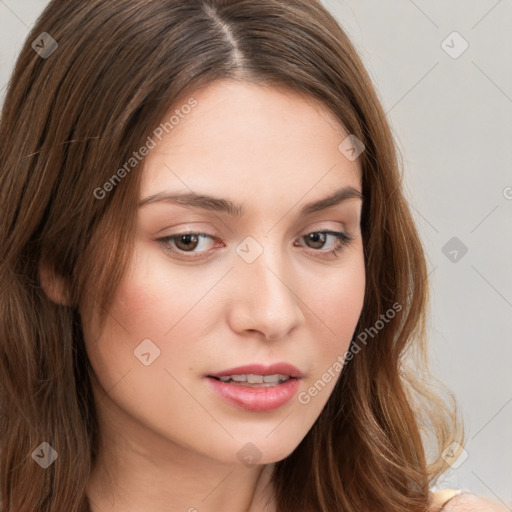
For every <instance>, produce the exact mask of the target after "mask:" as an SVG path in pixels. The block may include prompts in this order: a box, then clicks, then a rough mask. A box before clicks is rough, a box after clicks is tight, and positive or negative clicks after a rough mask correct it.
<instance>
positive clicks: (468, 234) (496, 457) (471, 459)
mask: <svg viewBox="0 0 512 512" xmlns="http://www.w3.org/2000/svg"><path fill="white" fill-rule="evenodd" d="M323 2H324V4H325V5H326V6H327V7H328V8H329V9H330V10H331V12H333V13H334V14H335V16H336V17H337V19H338V20H339V21H340V23H341V25H342V26H343V27H344V28H345V30H346V31H347V33H348V34H349V36H350V37H351V39H352V40H353V42H354V43H355V45H356V47H357V48H358V50H359V52H360V54H361V56H362V58H363V60H364V62H365V64H366V66H367V68H368V70H369V72H370V75H371V77H372V78H373V80H374V83H375V85H376V88H377V92H378V94H379V96H380V99H381V101H382V103H383V105H384V108H385V111H386V112H387V117H388V119H389V121H390V123H391V125H392V128H393V131H394V134H395V136H396V139H397V142H398V145H399V148H400V151H401V154H402V156H403V165H404V168H405V176H404V180H405V186H406V194H407V198H408V200H409V202H410V204H411V207H412V210H413V213H414V215H415V219H416V221H417V224H418V227H419V229H420V232H421V236H422V239H423V242H424V244H425V248H426V250H427V259H428V265H429V270H430V285H431V290H432V316H431V320H430V340H431V363H432V369H433V371H434V373H435V375H437V376H438V377H439V378H440V379H441V380H442V381H443V382H445V383H446V384H447V385H448V386H449V388H450V389H451V390H453V391H454V393H455V394H456V397H457V399H458V401H459V404H460V407H461V409H462V412H463V415H464V419H465V424H466V432H467V438H468V444H467V446H466V450H467V458H466V459H465V460H464V461H463V462H462V463H461V464H460V462H461V461H462V459H463V457H461V458H460V459H459V461H458V462H459V464H458V463H455V464H454V465H453V467H452V469H450V470H449V471H448V472H447V473H446V475H445V478H444V480H443V481H442V482H441V484H440V485H439V487H455V488H464V489H470V490H472V491H473V492H477V493H481V494H485V495H488V496H490V497H493V498H494V499H499V500H500V501H503V502H507V503H509V507H510V510H512V372H511V371H510V369H511V367H512V335H511V333H512V236H511V235H512V169H511V167H512V163H511V162H512V32H511V30H510V28H511V27H512V3H511V2H510V0H508V1H507V0H471V1H470V0H451V1H450V2H446V1H445V0H414V1H413V0H389V1H386V2H383V1H382V0H380V1H379V0H350V1H347V0H323ZM47 3H48V2H47V1H46V0H0V102H1V101H2V100H3V95H4V92H5V87H6V84H7V81H8V79H9V75H10V72H11V70H12V67H13V65H14V61H15V58H16V56H17V53H18V52H19V50H20V48H21V46H22V44H23V41H24V38H25V37H26V35H27V32H28V30H29V28H30V27H31V26H32V24H33V23H34V21H35V20H36V18H37V16H38V15H39V13H40V12H41V11H42V10H43V8H44V7H45V6H46V4H47ZM454 31H457V32H458V33H459V34H460V36H461V37H462V38H463V39H464V40H465V41H466V42H467V44H468V45H469V46H468V48H467V50H466V51H464V52H463V53H462V54H461V55H460V56H458V57H457V58H453V57H452V56H450V55H449V54H448V53H447V52H446V51H445V50H447V51H449V52H451V53H452V55H453V56H456V53H454V52H458V51H459V50H460V49H462V48H463V46H462V44H463V41H462V39H457V37H458V36H455V37H454V36H453V35H452V36H450V34H452V33H453V32H454ZM448 36H450V37H448ZM443 41H446V42H445V43H443ZM450 47H451V48H450ZM509 187H510V188H509ZM453 237H456V240H454V241H452V242H451V243H452V244H454V245H453V246H452V245H448V246H446V244H447V243H448V242H449V241H450V240H451V239H452V238H453ZM464 247H466V248H467V253H465V254H463V250H464ZM443 248H444V249H443ZM454 250H455V251H457V253H454V252H453V251H454ZM450 252H451V254H450Z"/></svg>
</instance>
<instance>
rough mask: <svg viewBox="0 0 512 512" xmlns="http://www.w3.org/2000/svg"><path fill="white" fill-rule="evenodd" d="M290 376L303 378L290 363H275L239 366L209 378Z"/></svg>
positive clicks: (213, 374) (210, 375) (212, 374)
mask: <svg viewBox="0 0 512 512" xmlns="http://www.w3.org/2000/svg"><path fill="white" fill-rule="evenodd" d="M248 374H252V375H276V374H280V375H288V376H289V377H297V378H300V377H302V372H301V371H300V370H299V369H298V368H297V367H296V366H293V365H292V364H289V363H274V364H271V365H264V364H248V365H244V366H237V367H236V368H228V369H227V370H222V371H221V372H217V373H210V374H209V375H208V377H225V376H227V375H248Z"/></svg>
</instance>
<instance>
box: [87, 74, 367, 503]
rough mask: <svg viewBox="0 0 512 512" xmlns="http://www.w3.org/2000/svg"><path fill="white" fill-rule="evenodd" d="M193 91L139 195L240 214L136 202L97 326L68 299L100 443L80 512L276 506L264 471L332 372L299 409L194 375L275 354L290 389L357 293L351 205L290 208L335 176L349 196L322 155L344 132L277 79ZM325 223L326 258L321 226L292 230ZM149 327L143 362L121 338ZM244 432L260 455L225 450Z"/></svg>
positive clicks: (352, 180) (338, 172)
mask: <svg viewBox="0 0 512 512" xmlns="http://www.w3.org/2000/svg"><path fill="white" fill-rule="evenodd" d="M193 97H194V98H195V99H196V100H197V101H198V105H197V106H196V107H195V108H194V109H193V110H192V112H191V113H190V114H189V115H187V116H186V117H185V118H184V119H182V120H180V123H179V124H178V125H177V126H176V127H175V128H174V129H173V130H172V131H171V132H170V133H169V134H166V135H165V137H164V138H163V139H162V141H161V142H159V143H158V145H157V147H156V148H154V149H152V150H151V151H150V153H149V155H148V156H147V157H146V159H145V162H144V165H143V169H142V171H141V172H143V176H142V187H141V191H140V198H141V199H142V198H146V197H147V196H150V195H153V194H157V193H160V192H190V191H191V190H192V191H194V192H197V193H199V192H200V193H205V194H210V195H213V196H215V197H219V198H225V199H229V200H231V201H232V202H234V203H237V204H239V203H240V204H242V203H243V206H244V208H245V209H246V210H247V212H246V214H245V215H244V216H243V217H242V218H237V217H230V216H229V215H227V214H225V213H221V212H208V211H203V210H200V209H197V208H191V207H184V206H179V205H175V204H170V203H166V202H155V203H152V204H147V205H145V206H142V207H140V208H139V209H138V227H137V233H136V240H135V247H134V252H133V258H132V260H131V262H130V265H129V269H128V271H127V273H126V275H125V276H124V278H123V280H122V283H121V285H120V287H119V288H118V290H117V293H116V296H115V298H114V301H113V303H112V307H111V311H110V314H109V318H108V320H107V323H106V325H105V328H104V329H103V330H102V331H101V332H100V331H99V330H98V326H97V320H96V314H95V313H96V312H95V311H93V310H88V309H87V308H85V307H84V308H82V310H81V316H82V321H83V325H84V335H85V340H86V347H87V352H88V356H89V358H90V360H91V364H92V367H93V369H94V372H95V376H96V377H95V380H94V383H93V386H94V393H95V400H96V403H97V408H98V415H99V421H100V430H101V438H102V441H101V451H100V457H99V461H98V465H97V467H96V468H95V470H94V471H93V473H92V476H91V479H90V482H89V485H88V488H87V494H88V496H89V497H90V499H91V501H92V504H93V510H94V512H118V511H119V512H121V511H123V512H136V511H147V510H151V511H153V512H163V511H165V512H168V511H169V510H177V511H188V512H194V511H196V510H197V511H198V512H213V511H218V510H230V511H250V512H260V511H263V510H268V511H271V510H274V506H275V503H274V502H273V500H272V492H271V487H270V486H265V485H266V484H267V483H268V481H269V475H270V471H271V469H272V468H273V466H274V463H275V462H276V461H279V460H282V459H283V458H285V457H286V456H287V455H289V454H290V453H291V452H292V451H293V450H294V449H295V448H296V447H297V445H298V444H299V443H300V442H301V440H302V439H303V438H304V436H305V435H306V434H307V433H308V431H309V430H310V428H311V427H312V425H313V424H314V422H315V421H316V419H317V418H318V416H319V415H320V412H321V410H322V408H323V407H324V405H325V404H326V402H327V400H328V398H329V396H330V394H331V392H332V390H333V388H334V385H335V383H336V382H337V380H338V378H339V375H340V373H337V374H336V378H333V379H331V380H330V382H328V383H326V385H325V388H324V389H323V390H322V391H321V392H319V393H318V395H317V396H315V397H312V398H311V401H310V402H309V403H308V404H307V405H304V404H302V403H300V402H299V401H298V400H297V396H295V397H294V398H293V399H292V400H291V401H289V402H288V403H286V404H285V405H284V406H282V407H280V408H279V409H276V410H274V411H271V412H251V411H246V410H243V409H240V408H238V407H235V406H233V405H231V404H228V403H226V402H225V401H224V400H223V399H221V398H220V397H219V396H218V395H217V394H215V393H214V392H213V391H212V390H211V389H210V386H209V385H208V382H207V380H206V379H205V375H207V374H210V373H214V372H218V371H220V370H223V369H227V368H231V367H233V366H239V365H242V364H248V363H253V362H260V363H263V364H269V363H273V362H280V361H285V362H289V363H291V364H293V365H295V366H296V367H298V368H299V369H300V370H301V371H302V373H303V375H304V377H303V379H302V381H301V383H300V389H299V392H302V391H306V390H307V389H308V388H309V387H310V386H311V385H312V384H313V383H315V382H316V381H317V380H318V379H319V378H321V376H322V374H324V373H325V372H326V371H327V369H328V368H330V367H332V366H333V363H334V362H335V361H337V360H338V358H339V356H340V355H342V354H344V353H345V351H346V350H347V348H348V346H349V343H350V340H351V338H352V336H353V334H354V330H355V327H356V324H357V321H358V318H359V316H360V313H361V310H362V306H363V299H364V287H365V270H364V255H363V244H362V238H361V232H360V215H361V206H362V201H361V200H360V199H358V198H352V199H349V200H346V201H344V202H343V203H341V204H339V205H337V206H334V207H331V208H329V209H326V210H323V211H319V212H316V213H313V214H311V215H309V216H307V217H304V218H302V219H301V218H299V216H298V211H299V209H300V207H301V206H303V205H304V204H306V203H308V202H311V201H314V200H317V199H321V198H324V197H327V196H329V195H330V194H332V193H333V192H334V191H335V190H336V189H338V188H340V187H342V186H346V185H350V186H352V187H354V188H355V189H357V190H359V191H360V192H361V190H362V184H361V170H360V166H359V162H358V160H356V161H350V160H349V159H347V158H346V157H345V155H344V154H342V152H340V151H339V150H338V146H339V145H340V143H341V142H342V141H343V140H344V139H345V137H346V136H347V135H348V133H347V132H346V131H345V130H344V129H343V128H342V127H341V125H339V124H338V123H337V122H336V120H335V119H334V118H333V116H332V115H331V114H330V113H329V112H328V111H327V110H326V109H325V108H324V107H323V106H322V105H321V104H319V103H316V102H315V101H313V100H311V99H308V98H306V97H303V96H301V95H299V94H297V93H294V92H291V91H286V90H284V89H283V90H280V89H277V88H267V87H263V86H258V85H254V84H249V83H244V82H235V81H220V82H215V83H214V84H211V85H209V86H208V87H206V88H204V89H202V90H200V91H197V93H195V94H194V95H193ZM187 98H188V97H187ZM187 98H186V99H187ZM186 99H185V100H184V103H185V102H186ZM184 103H183V104H184ZM169 117H170V114H169V115H166V116H164V118H165V119H168V118H169ZM187 230H189V231H192V232H200V233H203V232H204V233H207V234H209V235H211V236H212V238H211V239H203V240H201V241H200V242H199V243H196V245H195V246H194V244H193V243H191V242H188V246H187V245H184V244H181V245H179V246H178V247H181V248H182V251H181V253H180V254H181V257H179V256H178V253H179V249H178V247H177V246H176V243H179V239H178V240H177V241H176V240H175V244H174V245H173V244H172V243H171V242H167V247H174V249H175V251H176V252H175V253H172V252H169V251H166V249H165V245H164V243H162V242H158V241H157V239H159V238H162V237H164V236H170V235H175V234H179V233H183V232H186V231H187ZM325 230H334V231H342V232H348V233H349V234H350V235H351V236H353V240H352V241H351V242H350V244H349V245H348V246H345V247H344V248H343V249H342V250H341V252H340V253H339V255H337V256H333V255H332V254H330V251H331V250H332V249H333V248H335V247H336V245H337V242H336V238H335V237H334V236H332V235H330V236H328V237H327V238H326V239H325V242H324V244H323V246H322V241H321V240H320V242H319V241H318V240H317V241H316V242H315V241H314V240H313V241H311V240H310V241H309V243H308V240H307V239H306V238H304V237H305V235H307V234H309V233H318V232H320V233H322V232H323V231H325ZM248 236H251V237H253V238H254V239H255V240H256V241H257V243H258V244H260V246H261V247H262V248H263V253H262V254H261V255H260V256H259V257H258V258H257V259H255V261H253V262H252V263H247V262H246V261H244V259H242V258H241V257H240V256H239V255H238V254H237V252H236V251H235V249H236V248H237V246H239V245H240V244H241V242H242V241H244V239H246V237H248ZM187 247H189V248H190V249H189V251H188V252H186V248H187ZM183 248H185V250H183ZM251 250H253V249H251ZM191 255H192V256H199V258H198V259H195V260H194V259H193V258H192V256H191ZM187 257H190V258H191V259H190V260H185V258H187ZM148 338H149V339H150V340H152V343H154V344H155V345H156V346H157V347H158V349H159V350H160V355H159V357H158V358H156V359H155V360H154V361H153V362H152V363H151V364H150V365H149V366H145V365H144V364H142V363H141V362H140V361H139V360H138V359H137V358H136V357H135V356H134V350H135V349H136V348H137V347H138V346H139V344H140V343H141V341H142V340H144V339H148ZM246 443H252V445H254V446H255V447H256V448H257V449H258V451H259V452H260V453H261V458H260V459H259V460H258V461H257V464H254V465H252V466H248V465H246V464H244V463H243V462H242V461H241V459H240V458H239V457H238V456H237V453H238V452H239V451H240V449H241V448H242V447H244V445H246ZM267 498H269V499H270V505H269V507H268V508H265V505H264V501H265V499H267ZM170 507H171V508H170Z"/></svg>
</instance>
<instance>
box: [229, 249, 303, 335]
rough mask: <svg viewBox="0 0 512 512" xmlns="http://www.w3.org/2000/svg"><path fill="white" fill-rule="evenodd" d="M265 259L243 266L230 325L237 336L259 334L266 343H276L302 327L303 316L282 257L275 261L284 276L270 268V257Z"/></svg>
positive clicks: (261, 258) (290, 273) (291, 278)
mask: <svg viewBox="0 0 512 512" xmlns="http://www.w3.org/2000/svg"><path fill="white" fill-rule="evenodd" d="M266 256H267V258H265V257H264V256H263V254H262V255H260V257H259V258H257V259H256V260H255V261H254V262H253V263H251V264H245V263H244V262H242V263H243V264H242V265H240V268H239V269H237V270H238V272H237V276H236V277H235V280H236V284H235V286H236V292H235V297H234V300H233V301H232V303H231V304H232V305H231V310H230V323H231V327H232V329H233V330H235V331H237V332H240V333H241V332H243V331H246V332H250V333H255V332H259V333H261V334H262V335H263V336H264V337H265V339H267V340H276V339H280V338H283V337H286V336H288V335H289V334H290V332H291V331H292V330H294V329H295V328H297V327H298V326H299V325H301V324H302V323H303V322H304V315H303V312H302V310H301V308H300V300H299V299H298V298H297V296H296V294H295V293H294V292H293V286H291V285H292V283H293V282H294V281H296V278H295V277H294V276H293V274H292V272H291V271H289V270H288V271H286V267H284V266H283V265H282V263H281V262H282V258H281V257H280V258H279V260H277V259H275V258H274V261H277V262H278V263H277V265H278V268H279V269H282V270H281V272H282V274H281V272H276V271H274V270H273V269H272V268H271V266H270V265H269V264H268V261H269V260H270V259H271V258H270V255H268V254H267V255H266ZM288 268H289V267H288ZM288 283H290V284H288Z"/></svg>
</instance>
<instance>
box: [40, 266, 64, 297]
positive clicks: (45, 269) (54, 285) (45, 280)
mask: <svg viewBox="0 0 512 512" xmlns="http://www.w3.org/2000/svg"><path fill="white" fill-rule="evenodd" d="M39 280H40V282H41V287H42V288H43V290H44V293H45V294H46V296H47V297H48V298H49V299H50V300H51V301H52V302H55V303H56V304H60V305H61V306H69V305H70V302H71V301H70V298H69V289H68V287H67V285H66V282H65V280H64V278H63V277H61V276H59V275H58V274H57V273H56V272H55V271H54V269H53V268H52V267H51V266H50V265H49V264H48V263H45V262H43V261H41V262H40V263H39Z"/></svg>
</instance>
